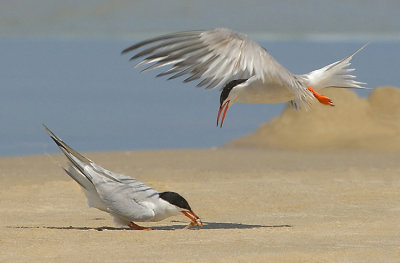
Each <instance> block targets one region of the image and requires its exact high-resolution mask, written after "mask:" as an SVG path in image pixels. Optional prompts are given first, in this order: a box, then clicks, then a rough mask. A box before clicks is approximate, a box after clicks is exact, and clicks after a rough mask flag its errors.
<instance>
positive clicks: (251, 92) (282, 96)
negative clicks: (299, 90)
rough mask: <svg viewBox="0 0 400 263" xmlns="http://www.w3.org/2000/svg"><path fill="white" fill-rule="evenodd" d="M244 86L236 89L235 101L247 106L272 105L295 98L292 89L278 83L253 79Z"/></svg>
mask: <svg viewBox="0 0 400 263" xmlns="http://www.w3.org/2000/svg"><path fill="white" fill-rule="evenodd" d="M246 84H247V85H243V86H238V87H237V99H236V101H238V102H242V103H249V104H257V103H266V104H272V103H282V102H288V101H290V100H293V99H295V98H296V95H295V93H294V92H293V91H292V88H291V87H289V86H287V84H286V83H282V82H279V81H262V80H261V79H255V80H253V81H251V80H250V81H248V83H246Z"/></svg>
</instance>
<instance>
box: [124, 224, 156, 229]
mask: <svg viewBox="0 0 400 263" xmlns="http://www.w3.org/2000/svg"><path fill="white" fill-rule="evenodd" d="M128 226H129V227H130V228H131V229H134V230H151V228H147V227H142V226H139V225H136V224H135V223H133V222H130V223H129V224H128Z"/></svg>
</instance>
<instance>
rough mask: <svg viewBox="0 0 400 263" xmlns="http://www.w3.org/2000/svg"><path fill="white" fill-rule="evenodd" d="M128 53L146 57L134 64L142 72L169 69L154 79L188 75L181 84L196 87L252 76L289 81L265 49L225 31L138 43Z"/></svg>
mask: <svg viewBox="0 0 400 263" xmlns="http://www.w3.org/2000/svg"><path fill="white" fill-rule="evenodd" d="M142 48H144V49H142ZM139 49H140V50H141V51H139ZM131 51H136V52H137V53H136V54H135V55H134V56H133V57H131V60H135V59H138V58H141V57H144V56H146V57H145V58H144V59H143V60H142V61H141V62H139V63H138V64H136V65H135V67H139V66H143V65H148V67H146V68H145V69H143V70H142V72H145V71H149V70H152V69H156V68H160V67H164V66H169V68H168V69H167V70H165V71H163V72H162V73H160V74H158V75H157V77H159V76H164V75H170V74H173V75H172V76H170V77H169V79H174V78H177V77H180V76H183V75H189V77H188V78H186V79H185V80H184V82H189V81H193V80H197V79H199V80H200V82H199V83H198V84H197V86H198V87H203V86H205V88H206V89H211V88H214V87H217V86H218V85H220V84H221V83H225V82H227V81H231V80H233V79H248V78H250V77H252V76H257V77H259V78H261V79H263V80H264V79H265V78H272V79H275V80H276V79H280V80H281V81H282V82H286V81H288V80H290V79H291V73H290V72H289V71H288V70H287V69H286V68H284V67H283V66H281V65H280V64H279V63H278V62H277V61H276V60H275V59H274V58H273V57H272V56H271V55H270V54H269V53H268V52H267V51H266V50H265V49H264V48H262V47H261V46H259V45H258V44H257V43H255V42H254V41H253V40H251V39H250V38H249V37H247V36H245V35H243V34H239V33H235V32H233V31H231V30H229V29H224V28H217V29H213V30H208V31H188V32H179V33H173V34H168V35H164V36H159V37H156V38H152V39H149V40H145V41H142V42H139V43H137V44H135V45H133V46H131V47H129V48H127V49H125V50H123V51H122V53H123V54H124V53H128V52H131Z"/></svg>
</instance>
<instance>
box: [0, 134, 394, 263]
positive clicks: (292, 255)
mask: <svg viewBox="0 0 400 263" xmlns="http://www.w3.org/2000/svg"><path fill="white" fill-rule="evenodd" d="M67 143H70V142H67ZM71 146H73V143H72V142H71ZM86 156H87V157H89V158H91V159H92V160H93V161H95V162H96V163H97V164H99V165H101V166H103V167H105V168H107V169H110V170H112V171H115V172H120V173H124V174H126V175H129V176H132V177H135V178H137V179H139V180H141V181H142V182H145V183H147V184H149V185H150V186H152V187H154V188H156V189H157V190H160V191H164V190H171V191H176V192H178V193H180V194H182V195H183V196H184V197H185V198H186V199H187V200H188V202H189V203H190V205H191V207H192V208H193V210H194V211H195V212H196V213H197V214H198V215H199V216H200V217H201V218H202V220H203V221H204V222H205V225H204V227H203V228H202V229H200V230H196V229H193V230H183V229H182V228H183V227H185V226H186V225H187V223H188V220H187V218H186V217H184V216H183V215H182V216H177V217H172V218H169V219H167V220H164V221H161V222H159V223H142V224H141V225H144V226H150V227H153V229H154V230H152V231H133V230H127V229H126V228H124V227H121V226H117V225H115V224H114V222H113V221H112V219H111V217H110V216H109V215H108V214H106V213H104V212H101V211H99V210H96V209H94V208H88V206H87V204H86V199H85V196H84V194H83V193H82V192H81V190H80V189H79V186H78V185H77V184H76V183H75V182H74V181H73V180H71V179H70V178H69V177H68V176H67V175H66V174H64V172H63V171H62V169H61V168H60V166H64V165H65V164H66V163H67V162H66V160H65V158H64V157H63V156H62V155H61V154H56V155H42V156H27V157H13V158H0V190H1V191H0V208H1V210H0V218H1V219H0V251H1V253H0V262H398V260H399V259H400V235H399V233H400V224H399V223H400V159H399V158H400V156H399V153H382V152H374V151H369V152H366V151H358V152H357V151H354V152H351V151H340V150H335V151H328V152H326V151H325V152H322V151H313V152H301V151H290V150H271V149H269V150H268V149H230V148H229V149H228V148H225V149H224V148H221V149H205V150H163V151H161V150H160V151H135V152H108V153H88V154H86Z"/></svg>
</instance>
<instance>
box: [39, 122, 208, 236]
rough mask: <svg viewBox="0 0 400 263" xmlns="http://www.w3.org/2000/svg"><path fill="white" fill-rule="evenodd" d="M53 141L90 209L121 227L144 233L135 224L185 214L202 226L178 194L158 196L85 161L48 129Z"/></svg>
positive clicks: (140, 184)
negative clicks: (98, 210)
mask: <svg viewBox="0 0 400 263" xmlns="http://www.w3.org/2000/svg"><path fill="white" fill-rule="evenodd" d="M45 128H46V130H47V132H48V133H49V134H50V136H51V138H52V139H53V140H54V142H55V143H56V144H57V145H58V147H59V148H60V149H61V151H62V152H63V153H64V154H65V156H66V157H67V158H68V159H69V161H70V168H69V169H68V170H66V172H67V174H68V175H69V176H70V177H71V178H72V179H74V180H75V181H76V182H77V183H78V184H79V185H80V186H81V187H82V189H83V191H84V193H85V195H86V197H87V199H88V204H89V206H90V207H95V208H97V209H100V210H102V211H104V212H107V213H110V214H111V215H112V216H113V217H114V219H115V221H116V222H117V223H119V224H123V225H128V226H130V227H131V228H134V229H144V228H142V227H140V226H138V225H136V224H135V223H134V221H136V222H146V221H161V220H163V219H165V218H168V217H170V216H174V215H178V214H181V213H183V214H184V215H186V216H187V217H189V218H190V219H191V220H192V223H191V225H194V224H196V225H198V226H201V221H200V219H199V218H198V216H197V215H196V214H195V213H194V212H193V211H192V210H191V208H190V206H189V204H188V203H187V201H186V200H185V199H184V198H183V197H182V196H180V195H179V194H177V193H174V192H162V193H159V192H157V191H156V190H154V189H153V188H151V187H149V186H147V185H145V184H144V183H142V182H140V181H138V180H136V179H134V178H132V177H128V176H125V175H122V174H117V173H113V172H111V171H108V170H106V169H104V168H102V167H100V166H98V165H97V164H95V163H94V162H92V161H91V160H89V159H87V158H85V157H84V156H82V155H81V154H79V153H78V152H76V151H75V150H73V149H72V148H70V147H69V146H68V145H67V144H65V143H64V142H63V141H62V140H61V139H60V138H58V137H57V136H56V135H55V134H54V133H53V132H51V131H50V130H49V129H48V128H47V127H45Z"/></svg>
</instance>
